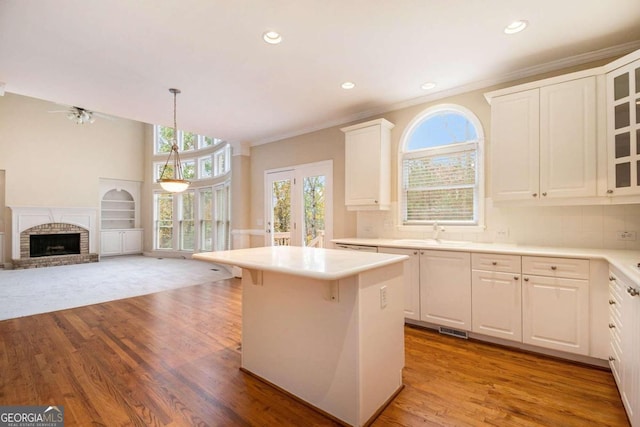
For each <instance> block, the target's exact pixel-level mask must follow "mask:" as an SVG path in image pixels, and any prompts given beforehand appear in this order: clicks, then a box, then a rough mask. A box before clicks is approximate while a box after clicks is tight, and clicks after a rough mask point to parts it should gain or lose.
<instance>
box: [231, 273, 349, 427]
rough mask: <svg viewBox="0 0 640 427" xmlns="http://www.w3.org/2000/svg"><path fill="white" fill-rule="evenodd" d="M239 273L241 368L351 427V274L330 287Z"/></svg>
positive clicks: (277, 275) (283, 276) (294, 278)
mask: <svg viewBox="0 0 640 427" xmlns="http://www.w3.org/2000/svg"><path fill="white" fill-rule="evenodd" d="M256 276H257V275H255V274H254V275H253V277H256ZM251 277H252V275H251V274H248V272H247V271H243V280H242V287H243V289H242V295H243V296H242V298H243V300H242V367H243V368H244V369H246V370H247V371H250V372H251V373H253V374H255V375H257V376H259V377H262V378H264V379H265V380H267V381H269V382H271V383H273V384H275V385H277V386H278V387H281V388H282V389H284V390H286V391H288V392H289V393H291V394H293V395H295V396H297V397H299V398H301V399H303V400H305V401H306V402H308V403H310V404H311V405H313V406H315V407H317V408H319V409H321V410H323V411H325V412H327V413H329V414H331V415H333V416H335V417H336V418H338V419H340V420H342V421H344V422H346V423H348V424H351V425H358V414H359V400H358V399H359V391H358V378H357V377H358V357H359V350H358V346H359V336H358V333H359V326H360V325H359V324H358V322H359V310H358V292H359V289H358V282H357V280H356V277H357V276H352V277H349V278H346V279H341V280H340V281H339V284H338V298H337V300H332V299H331V286H332V282H331V281H326V280H318V279H311V278H305V277H300V276H294V275H287V274H282V273H275V272H268V271H263V272H262V281H261V283H262V284H260V285H255V284H252V283H251V282H252V279H251Z"/></svg>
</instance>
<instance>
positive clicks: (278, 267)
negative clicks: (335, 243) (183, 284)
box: [193, 246, 408, 426]
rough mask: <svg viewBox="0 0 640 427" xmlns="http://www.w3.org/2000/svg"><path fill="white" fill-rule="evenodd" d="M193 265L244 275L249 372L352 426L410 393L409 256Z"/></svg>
mask: <svg viewBox="0 0 640 427" xmlns="http://www.w3.org/2000/svg"><path fill="white" fill-rule="evenodd" d="M193 257H194V258H195V259H199V260H203V261H210V262H215V263H221V264H227V265H232V266H237V267H241V268H242V269H243V273H242V361H241V369H242V370H243V371H246V372H248V373H251V374H253V375H255V376H257V377H259V378H260V379H262V380H264V381H266V382H268V383H270V384H272V385H274V386H276V387H278V388H280V389H282V390H284V391H285V392H287V393H289V394H291V395H293V396H295V397H297V398H298V399H300V400H302V401H304V402H306V403H307V404H309V405H311V406H313V407H314V408H316V409H318V410H320V411H322V412H324V413H325V414H327V415H328V416H330V417H331V418H333V419H335V420H336V421H339V422H341V423H342V424H345V425H353V426H362V425H367V424H368V423H370V422H371V421H372V420H373V419H375V417H376V416H377V415H378V414H379V413H380V412H381V411H382V409H383V408H384V407H385V406H386V405H387V404H388V403H389V402H390V401H391V400H392V399H393V397H394V396H395V395H396V394H397V393H398V392H399V391H400V390H401V389H402V368H403V367H404V314H403V300H404V297H403V274H404V262H403V261H404V260H406V259H408V257H406V256H404V255H391V254H378V253H360V252H349V251H339V250H334V249H319V248H304V247H289V246H279V247H263V248H251V249H237V250H231V251H221V252H209V253H201V254H195V255H193Z"/></svg>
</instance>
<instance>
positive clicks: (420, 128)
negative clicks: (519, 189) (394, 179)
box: [398, 104, 484, 226]
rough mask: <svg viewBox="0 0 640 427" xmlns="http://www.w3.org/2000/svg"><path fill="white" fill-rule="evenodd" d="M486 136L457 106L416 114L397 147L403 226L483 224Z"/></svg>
mask: <svg viewBox="0 0 640 427" xmlns="http://www.w3.org/2000/svg"><path fill="white" fill-rule="evenodd" d="M483 145H484V135H483V132H482V126H481V124H480V121H479V120H478V118H477V117H476V116H475V115H474V114H473V113H472V112H471V111H469V110H468V109H466V108H464V107H461V106H458V105H449V104H447V105H437V106H434V107H431V108H428V109H427V110H425V111H423V112H422V113H420V114H419V115H418V116H417V117H416V118H414V119H413V121H412V122H411V123H410V124H409V126H408V127H407V129H406V130H405V133H404V135H403V136H402V140H401V143H400V153H399V159H400V167H399V168H398V171H399V174H400V177H399V178H400V179H399V182H400V198H401V203H399V205H400V206H401V216H400V218H401V220H402V223H401V225H407V226H416V225H417V226H420V225H433V224H435V223H438V224H442V225H446V224H448V225H460V226H481V225H482V209H483V206H484V205H483V197H484V188H483V186H484V183H483V177H484V173H483V166H484V165H483V163H484V162H483V156H482V152H483Z"/></svg>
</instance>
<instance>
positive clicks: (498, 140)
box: [490, 89, 540, 200]
mask: <svg viewBox="0 0 640 427" xmlns="http://www.w3.org/2000/svg"><path fill="white" fill-rule="evenodd" d="M539 107H540V99H539V90H538V89H532V90H528V91H524V92H518V93H514V94H510V95H504V96H499V97H496V98H494V99H493V100H492V101H491V141H490V144H491V159H492V164H491V179H492V190H493V191H492V196H493V199H494V200H529V199H532V198H536V197H538V187H539V174H540V165H539V159H540V153H539V144H540V126H539V122H540V111H539Z"/></svg>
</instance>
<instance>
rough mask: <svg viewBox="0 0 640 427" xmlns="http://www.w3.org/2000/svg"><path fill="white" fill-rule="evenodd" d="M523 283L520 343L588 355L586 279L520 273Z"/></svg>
mask: <svg viewBox="0 0 640 427" xmlns="http://www.w3.org/2000/svg"><path fill="white" fill-rule="evenodd" d="M523 270H524V269H523ZM522 286H523V289H522V292H523V295H522V334H523V338H522V340H523V342H524V343H526V344H533V345H537V346H540V347H546V348H551V349H554V350H561V351H566V352H569V353H576V354H583V355H587V354H588V353H589V281H588V280H577V279H564V278H555V277H541V276H529V275H523V283H522Z"/></svg>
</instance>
